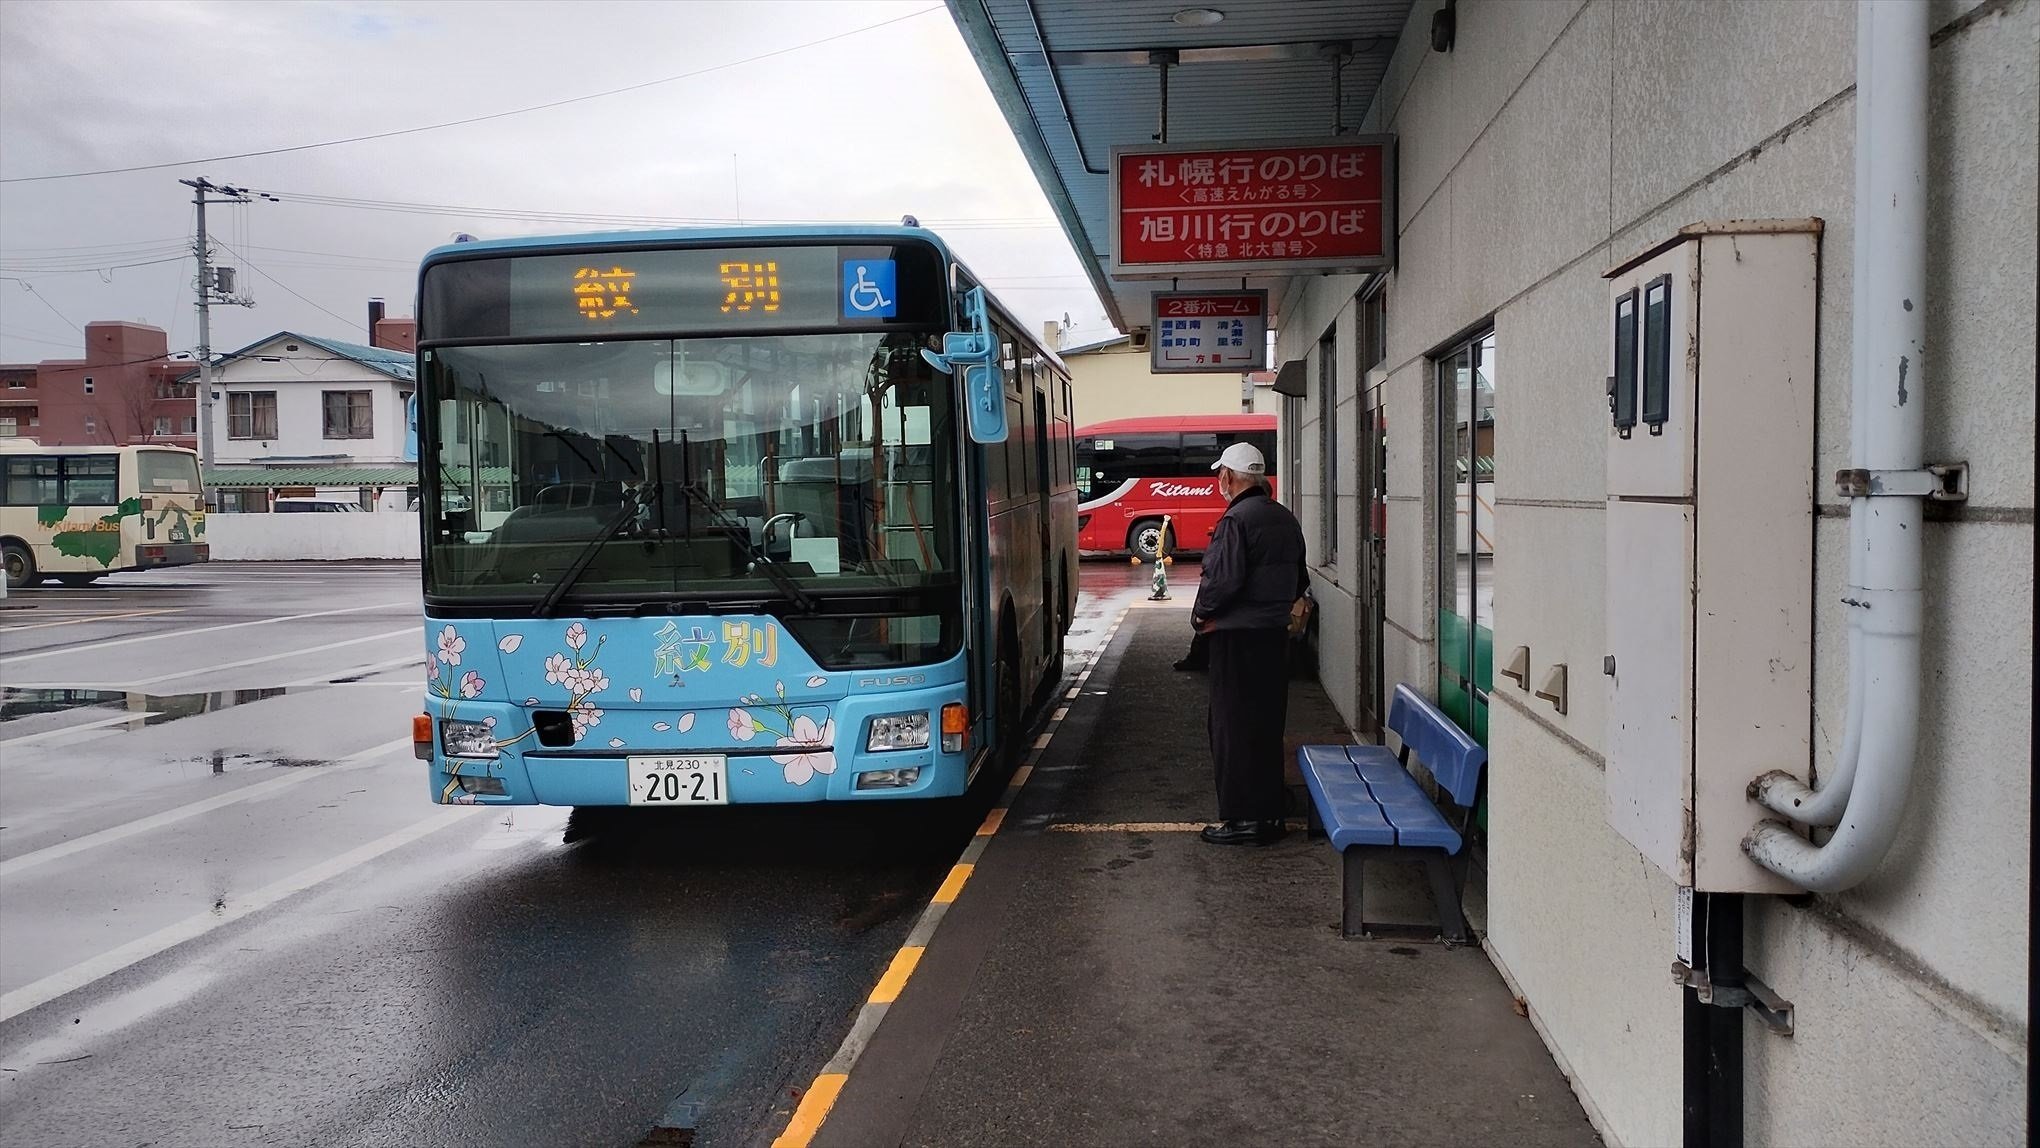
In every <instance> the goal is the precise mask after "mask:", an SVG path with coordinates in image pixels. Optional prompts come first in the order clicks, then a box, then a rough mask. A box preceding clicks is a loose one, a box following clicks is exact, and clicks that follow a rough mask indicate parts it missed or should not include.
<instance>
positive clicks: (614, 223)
mask: <svg viewBox="0 0 2040 1148" xmlns="http://www.w3.org/2000/svg"><path fill="white" fill-rule="evenodd" d="M263 194H264V195H267V196H271V197H273V198H275V199H276V200H277V201H279V202H283V203H302V204H306V205H308V206H313V207H342V208H348V209H351V210H356V211H386V212H394V213H396V214H400V215H436V216H448V217H453V218H461V219H506V220H518V221H530V222H538V223H564V224H573V225H578V226H589V227H626V228H627V227H700V226H724V227H727V226H735V225H739V224H776V225H795V226H803V225H804V226H828V225H831V224H835V225H852V224H865V223H873V222H887V223H889V222H891V221H890V220H875V219H870V218H867V219H819V218H799V219H795V218H786V219H764V218H758V217H755V216H746V217H745V218H744V219H742V220H739V219H737V218H735V217H733V216H720V215H623V214H604V213H599V212H586V211H546V210H521V209H518V208H509V207H473V206H461V205H457V204H449V203H415V202H408V201H404V200H391V199H358V198H353V197H349V196H342V195H323V194H320V193H318V192H294V191H280V190H276V189H264V190H263ZM926 222H927V223H928V224H929V225H930V226H940V227H941V228H943V229H944V230H956V231H972V230H1030V229H1044V228H1054V227H1058V226H1060V225H1059V224H1057V223H1056V222H1055V220H1053V219H1046V218H1036V217H1032V216H985V217H958V218H955V219H940V218H930V219H928V220H927V221H926Z"/></svg>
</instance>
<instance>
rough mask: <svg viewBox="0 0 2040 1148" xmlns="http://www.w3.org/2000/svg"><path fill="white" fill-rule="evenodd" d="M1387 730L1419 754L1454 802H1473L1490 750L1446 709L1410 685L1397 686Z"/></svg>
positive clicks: (1464, 804) (1467, 803) (1391, 703)
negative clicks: (1457, 722) (1451, 716)
mask: <svg viewBox="0 0 2040 1148" xmlns="http://www.w3.org/2000/svg"><path fill="white" fill-rule="evenodd" d="M1388 728H1389V729H1390V730H1392V731H1394V733H1395V735H1396V736H1397V737H1399V738H1401V739H1402V743H1403V746H1404V747H1405V748H1407V749H1408V750H1410V751H1411V752H1414V753H1415V754H1416V755H1417V758H1418V760H1420V761H1422V762H1423V763H1424V767H1425V768H1426V769H1429V770H1430V771H1431V776H1432V777H1435V778H1437V779H1438V785H1439V786H1440V787H1441V788H1443V789H1444V790H1445V792H1447V793H1449V794H1451V795H1452V800H1453V801H1454V802H1456V803H1458V804H1459V805H1462V806H1467V805H1472V804H1473V803H1474V800H1475V798H1476V796H1477V795H1478V793H1479V790H1480V773H1481V770H1482V769H1483V768H1484V767H1485V766H1486V765H1487V750H1486V749H1485V748H1484V747H1482V746H1481V745H1480V743H1478V742H1476V741H1474V740H1473V737H1472V736H1471V735H1470V734H1468V733H1467V732H1466V731H1465V730H1463V729H1460V728H1459V726H1458V725H1457V724H1455V723H1454V722H1453V720H1452V719H1451V718H1449V717H1446V716H1445V713H1444V711H1443V710H1440V709H1439V708H1438V707H1437V706H1434V705H1432V704H1431V703H1430V702H1429V701H1427V700H1425V698H1424V696H1423V695H1422V694H1419V693H1418V692H1417V691H1415V690H1413V689H1411V688H1410V687H1409V686H1407V685H1398V686H1396V687H1395V698H1394V700H1392V701H1390V702H1389V704H1388ZM1405 764H1407V759H1406V760H1405Z"/></svg>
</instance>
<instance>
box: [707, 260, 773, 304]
mask: <svg viewBox="0 0 2040 1148" xmlns="http://www.w3.org/2000/svg"><path fill="white" fill-rule="evenodd" d="M720 270H721V275H722V284H723V287H724V288H726V291H725V292H724V294H723V301H722V309H723V313H724V314H728V313H729V312H731V311H749V310H750V309H751V308H753V307H756V308H757V309H758V310H760V311H765V312H768V313H769V312H772V311H777V310H779V263H778V261H777V260H768V261H765V262H761V263H725V264H722V266H721V269H720Z"/></svg>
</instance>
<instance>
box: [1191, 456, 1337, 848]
mask: <svg viewBox="0 0 2040 1148" xmlns="http://www.w3.org/2000/svg"><path fill="white" fill-rule="evenodd" d="M1212 469H1213V470H1215V471H1217V472H1218V492H1219V494H1221V495H1223V496H1224V497H1225V500H1226V501H1227V502H1228V503H1230V504H1231V505H1230V506H1228V507H1227V508H1226V512H1225V516H1224V517H1222V518H1220V519H1219V520H1218V526H1217V527H1216V528H1215V529H1214V530H1213V531H1212V532H1211V546H1210V548H1209V549H1207V550H1206V551H1205V552H1204V569H1203V572H1202V574H1201V575H1200V576H1199V581H1198V586H1197V602H1196V604H1195V605H1194V606H1192V607H1191V611H1190V624H1191V625H1192V626H1194V627H1196V629H1197V631H1198V632H1199V633H1200V634H1206V635H1208V636H1209V639H1210V677H1211V710H1210V714H1209V717H1208V728H1209V732H1210V737H1211V761H1212V766H1213V768H1214V770H1215V772H1216V774H1217V780H1218V816H1219V819H1220V823H1219V824H1217V825H1208V826H1205V828H1204V834H1203V836H1204V840H1206V841H1209V842H1211V843H1212V844H1214V845H1265V844H1267V843H1268V842H1271V841H1275V840H1278V839H1280V838H1281V836H1282V817H1283V814H1285V813H1286V812H1287V811H1288V810H1287V806H1288V797H1289V795H1288V791H1287V790H1286V789H1285V788H1284V787H1283V784H1282V729H1283V723H1284V721H1285V720H1286V718H1287V716H1288V709H1289V673H1288V652H1289V650H1288V645H1289V625H1290V617H1291V610H1292V607H1294V606H1295V605H1296V603H1297V601H1298V600H1299V599H1300V598H1302V597H1303V596H1304V592H1305V590H1306V589H1308V587H1309V585H1310V579H1309V576H1308V575H1306V574H1305V573H1304V568H1303V530H1302V528H1301V527H1299V526H1297V524H1296V516H1295V515H1293V514H1291V513H1290V512H1289V508H1288V507H1286V506H1283V505H1282V504H1281V503H1279V502H1277V501H1275V500H1274V499H1273V498H1270V497H1269V496H1268V479H1267V474H1268V465H1267V462H1266V460H1264V459H1263V458H1262V457H1261V452H1260V451H1258V450H1256V449H1254V448H1253V447H1252V446H1249V445H1248V444H1246V443H1243V442H1242V443H1234V444H1233V445H1231V446H1229V447H1227V448H1225V453H1224V454H1221V455H1219V457H1218V461H1217V462H1216V463H1214V464H1213V465H1212Z"/></svg>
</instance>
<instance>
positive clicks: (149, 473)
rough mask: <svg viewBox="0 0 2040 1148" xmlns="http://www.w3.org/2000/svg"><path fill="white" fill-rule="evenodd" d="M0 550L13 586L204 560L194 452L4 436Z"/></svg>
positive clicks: (78, 582) (86, 579)
mask: <svg viewBox="0 0 2040 1148" xmlns="http://www.w3.org/2000/svg"><path fill="white" fill-rule="evenodd" d="M0 554H4V556H5V559H6V566H7V587H8V589H10V590H11V589H17V588H20V587H23V586H33V585H36V584H37V583H39V582H41V581H42V580H43V579H45V578H55V579H56V580H57V581H59V582H62V583H63V584H64V585H66V586H83V585H86V584H88V583H90V582H91V581H92V580H93V579H94V578H98V577H100V576H101V575H105V574H115V573H118V572H120V571H123V570H151V569H154V568H155V567H158V566H183V565H187V564H189V563H192V562H203V561H205V560H206V557H207V547H206V542H205V494H204V487H203V486H201V485H200V481H199V473H198V454H197V453H196V452H195V451H189V450H185V449H183V448H181V447H169V446H41V445H38V444H36V443H33V442H28V441H19V440H17V441H13V442H0Z"/></svg>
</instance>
